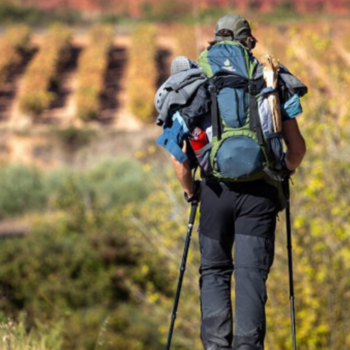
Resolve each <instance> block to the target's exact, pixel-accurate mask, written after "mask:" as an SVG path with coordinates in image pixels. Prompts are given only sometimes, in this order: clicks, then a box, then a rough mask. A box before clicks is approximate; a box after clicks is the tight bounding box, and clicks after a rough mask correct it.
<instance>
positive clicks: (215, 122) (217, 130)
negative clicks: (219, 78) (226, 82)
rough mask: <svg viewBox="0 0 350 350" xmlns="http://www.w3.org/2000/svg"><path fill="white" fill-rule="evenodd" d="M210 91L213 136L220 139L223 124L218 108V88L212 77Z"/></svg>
mask: <svg viewBox="0 0 350 350" xmlns="http://www.w3.org/2000/svg"><path fill="white" fill-rule="evenodd" d="M209 92H210V96H211V124H212V127H213V136H217V138H218V140H219V141H220V140H221V135H222V131H223V125H222V120H221V118H220V114H219V110H218V100H217V96H218V94H217V88H216V86H215V84H214V81H213V79H212V78H210V79H209Z"/></svg>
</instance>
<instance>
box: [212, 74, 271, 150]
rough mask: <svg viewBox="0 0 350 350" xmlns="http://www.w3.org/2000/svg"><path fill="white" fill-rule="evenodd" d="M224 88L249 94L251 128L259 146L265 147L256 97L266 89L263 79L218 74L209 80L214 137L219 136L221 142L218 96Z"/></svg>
mask: <svg viewBox="0 0 350 350" xmlns="http://www.w3.org/2000/svg"><path fill="white" fill-rule="evenodd" d="M224 87H232V88H245V89H248V92H249V107H250V113H249V114H250V118H249V128H250V130H252V131H255V133H256V135H257V138H258V142H259V145H263V143H264V137H263V134H262V129H261V123H260V117H259V110H258V103H257V101H256V95H257V94H259V93H260V91H261V90H262V88H263V87H264V80H263V78H262V77H261V78H258V79H248V78H245V77H242V76H240V75H238V74H232V73H231V74H230V75H221V74H220V73H219V74H217V75H216V76H215V77H212V78H210V79H209V91H210V96H211V121H212V126H213V136H217V138H218V140H221V135H222V133H223V125H222V119H221V118H220V114H219V111H218V102H217V94H218V91H220V90H221V89H222V88H224Z"/></svg>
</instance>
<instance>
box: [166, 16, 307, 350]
mask: <svg viewBox="0 0 350 350" xmlns="http://www.w3.org/2000/svg"><path fill="white" fill-rule="evenodd" d="M214 35H215V38H214V39H215V40H214V41H213V42H211V43H210V47H209V48H208V50H209V51H210V50H211V48H212V47H215V46H217V45H220V43H222V42H223V41H234V42H238V43H239V45H242V46H244V47H245V48H246V49H248V51H249V54H251V50H253V48H254V47H255V45H256V43H257V40H256V38H255V37H254V36H253V35H252V33H251V28H250V25H249V23H248V22H247V21H246V20H245V19H244V18H242V17H240V16H237V15H228V16H224V17H222V18H220V19H219V20H218V22H217V24H216V27H215V30H214ZM208 50H206V51H205V52H203V53H202V54H201V56H200V58H199V66H200V67H201V68H202V69H203V71H204V72H205V73H206V75H207V76H210V69H208V66H207V64H206V62H205V60H204V59H203V57H207V55H208ZM233 59H234V58H233ZM282 135H283V139H284V142H285V144H286V147H287V151H286V154H285V157H284V168H285V171H286V172H288V173H289V174H291V173H293V172H294V171H295V169H296V168H297V167H298V166H299V165H300V163H301V162H302V159H303V157H304V155H305V152H306V147H305V142H304V139H303V136H302V135H301V132H300V130H299V127H298V123H297V120H296V119H295V118H288V115H287V116H286V117H285V118H284V119H283V123H282ZM183 151H184V153H186V151H187V149H186V143H184V146H183ZM172 163H173V166H174V169H175V173H176V175H177V177H178V179H179V181H180V182H181V184H182V186H183V189H184V192H185V196H186V198H187V199H188V201H191V199H192V198H194V197H196V196H198V195H199V198H200V203H201V206H200V212H201V215H200V223H199V240H200V252H201V267H200V299H201V317H202V322H201V339H202V342H203V346H204V349H205V350H224V349H225V350H229V349H230V350H231V349H234V350H263V349H264V338H265V331H266V325H265V323H266V320H265V304H266V301H267V291H266V281H267V278H268V274H269V270H270V268H271V266H272V263H273V259H274V241H275V227H276V216H277V213H278V211H279V199H278V193H277V189H276V187H274V186H273V185H271V184H269V183H268V182H266V181H265V180H264V179H258V180H254V181H246V182H235V181H233V182H230V181H221V180H220V179H216V178H213V177H211V178H203V181H202V182H201V187H200V191H199V192H197V190H196V189H195V188H193V187H194V186H193V183H194V181H193V178H192V173H191V167H190V164H189V161H188V160H185V161H183V162H180V161H179V160H178V159H177V158H175V157H172ZM233 272H234V278H235V305H234V308H233V307H232V305H231V279H232V274H233ZM233 309H234V315H235V317H234V320H235V324H234V325H233V316H232V312H233V311H232V310H233ZM232 347H233V348H232Z"/></svg>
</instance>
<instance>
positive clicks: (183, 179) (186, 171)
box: [171, 141, 193, 198]
mask: <svg viewBox="0 0 350 350" xmlns="http://www.w3.org/2000/svg"><path fill="white" fill-rule="evenodd" d="M182 151H183V152H184V153H186V142H185V141H184V145H183V148H182ZM171 160H172V163H173V167H174V170H175V174H176V176H177V178H178V180H179V181H180V183H181V186H182V187H183V189H184V191H185V192H186V194H187V196H188V197H189V198H190V197H192V196H193V177H192V172H191V168H190V163H189V161H188V160H186V161H184V162H183V163H180V162H179V161H178V160H177V159H176V158H175V157H174V156H171Z"/></svg>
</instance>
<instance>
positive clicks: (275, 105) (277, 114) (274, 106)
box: [261, 54, 282, 132]
mask: <svg viewBox="0 0 350 350" xmlns="http://www.w3.org/2000/svg"><path fill="white" fill-rule="evenodd" d="M261 63H262V64H263V67H264V68H263V76H264V80H265V83H266V87H271V88H272V89H276V87H277V79H278V71H279V62H278V60H277V59H276V58H274V57H273V56H271V55H269V54H266V55H264V56H262V58H261ZM267 99H268V102H269V105H270V108H271V112H272V121H273V131H274V132H281V131H282V120H281V109H280V101H279V97H278V93H277V91H275V92H273V93H271V94H269V96H268V98H267Z"/></svg>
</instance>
